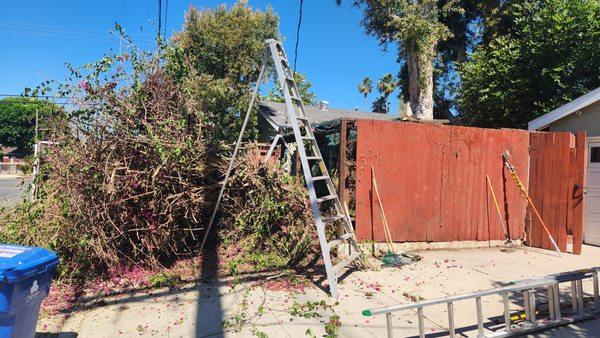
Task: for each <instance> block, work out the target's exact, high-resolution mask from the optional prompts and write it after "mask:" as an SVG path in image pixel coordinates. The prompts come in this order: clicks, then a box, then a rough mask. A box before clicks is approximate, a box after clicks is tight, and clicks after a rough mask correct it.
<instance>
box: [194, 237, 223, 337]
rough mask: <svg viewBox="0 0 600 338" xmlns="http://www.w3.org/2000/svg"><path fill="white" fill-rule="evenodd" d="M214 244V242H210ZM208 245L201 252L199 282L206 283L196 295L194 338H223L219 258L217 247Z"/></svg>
mask: <svg viewBox="0 0 600 338" xmlns="http://www.w3.org/2000/svg"><path fill="white" fill-rule="evenodd" d="M212 243H215V241H212ZM212 243H210V244H209V245H207V246H206V247H205V248H204V252H202V266H201V268H200V281H202V282H203V283H206V285H203V286H202V287H201V288H200V291H199V293H198V305H197V310H196V337H223V336H224V332H223V320H224V314H223V308H222V305H221V295H220V294H219V283H217V278H218V277H219V257H218V253H217V246H216V245H214V244H212Z"/></svg>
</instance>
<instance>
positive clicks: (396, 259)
mask: <svg viewBox="0 0 600 338" xmlns="http://www.w3.org/2000/svg"><path fill="white" fill-rule="evenodd" d="M371 182H372V184H373V190H374V191H375V195H376V196H377V204H378V205H379V212H380V214H381V221H382V222H381V223H382V224H383V233H384V234H385V242H386V244H387V248H388V252H387V253H386V254H385V255H384V256H383V259H382V261H383V263H384V264H385V265H393V266H395V265H400V264H404V263H408V262H410V261H406V260H404V259H403V255H402V254H401V253H400V254H397V253H394V252H393V248H392V234H391V232H390V227H389V226H388V223H387V217H385V211H384V210H383V204H382V203H381V195H379V188H378V187H377V180H376V179H375V169H374V168H373V166H371Z"/></svg>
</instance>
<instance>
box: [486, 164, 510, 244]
mask: <svg viewBox="0 0 600 338" xmlns="http://www.w3.org/2000/svg"><path fill="white" fill-rule="evenodd" d="M485 178H487V182H488V186H489V187H490V192H491V193H492V198H493V199H494V204H495V205H496V210H498V219H500V224H501V225H502V229H504V237H506V239H507V240H510V238H509V237H508V231H507V230H506V226H505V225H504V220H503V219H502V213H501V212H500V206H499V205H498V200H496V193H494V188H493V187H492V182H491V181H490V177H489V176H488V175H485Z"/></svg>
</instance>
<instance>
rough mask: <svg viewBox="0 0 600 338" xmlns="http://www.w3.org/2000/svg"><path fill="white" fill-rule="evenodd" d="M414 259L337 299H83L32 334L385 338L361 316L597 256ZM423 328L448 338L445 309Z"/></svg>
mask: <svg viewBox="0 0 600 338" xmlns="http://www.w3.org/2000/svg"><path fill="white" fill-rule="evenodd" d="M417 253H418V254H419V255H421V256H422V257H423V259H422V260H421V261H419V262H415V263H413V264H412V265H409V266H404V267H402V268H383V269H380V270H378V271H354V272H352V273H350V274H349V275H348V276H347V277H346V278H344V280H343V281H342V282H341V284H340V297H339V299H337V300H335V299H332V298H330V297H328V296H327V295H326V294H325V293H324V292H323V291H322V290H321V289H319V288H317V287H315V286H313V285H312V284H310V283H309V285H308V286H307V287H302V288H295V287H290V286H289V285H286V284H285V283H282V284H279V287H277V285H278V284H275V286H276V287H273V285H271V284H270V283H271V282H272V281H275V280H271V281H266V280H265V279H264V278H263V280H262V281H257V280H250V281H248V280H246V281H242V282H241V283H240V284H238V285H237V286H234V287H232V283H231V279H229V280H228V279H218V280H215V281H214V282H211V283H199V284H189V285H188V286H184V287H181V288H178V289H175V290H173V289H171V290H169V289H162V290H161V289H159V290H148V291H144V292H134V293H126V294H119V295H116V296H114V297H105V298H101V299H93V300H92V299H90V300H89V301H87V302H86V304H83V306H82V307H80V308H79V309H78V310H76V311H73V312H70V313H63V314H60V315H58V317H56V316H54V317H53V316H50V317H45V318H42V320H41V321H40V322H39V324H38V331H40V333H42V332H44V333H45V334H46V335H47V334H50V333H54V334H57V333H59V335H58V336H59V337H76V336H80V337H90V336H96V337H117V336H126V337H130V336H144V337H152V336H168V337H252V336H259V337H322V336H326V335H327V332H326V330H327V329H328V324H330V325H329V329H331V322H333V323H337V334H338V335H339V336H340V337H385V336H386V325H385V317H384V316H374V317H365V316H363V315H362V314H361V311H362V310H364V309H368V308H374V307H381V306H389V305H394V304H401V303H410V302H412V301H414V300H415V299H432V298H437V297H443V296H448V295H455V294H461V293H467V292H472V291H477V290H483V289H488V288H492V287H496V286H499V285H506V283H509V282H511V281H516V280H521V279H526V278H532V277H536V276H542V275H547V274H551V273H557V272H563V271H571V270H576V269H580V268H586V267H592V266H597V265H600V263H599V262H600V248H598V247H592V246H584V248H583V254H582V255H580V256H575V255H563V257H562V258H559V257H557V256H556V255H555V254H554V253H552V252H548V251H542V250H536V249H530V250H528V251H525V250H524V249H523V248H522V247H519V248H513V249H509V250H505V249H501V248H484V249H458V250H435V251H434V250H430V251H419V252H417ZM200 274H201V275H202V272H200ZM200 277H201V276H200ZM316 277H318V276H316ZM316 277H315V278H316ZM311 278H313V277H311ZM282 285H283V287H281V286H282ZM584 292H585V294H586V296H588V297H589V296H590V295H591V292H592V285H591V283H590V282H584ZM568 295H569V285H564V286H563V285H561V297H565V304H568V303H569V299H568ZM496 298H498V299H496ZM540 302H541V300H540ZM510 308H511V311H519V310H522V308H523V304H522V299H519V297H518V295H516V296H515V297H514V298H511V305H510ZM502 309H503V305H502V302H501V299H500V297H487V298H485V299H484V316H485V318H486V323H487V324H486V328H488V327H489V328H490V329H491V326H493V324H494V323H493V318H495V317H497V316H498V315H501V314H502ZM565 311H568V308H566V309H565ZM59 317H60V318H59ZM65 317H66V318H65ZM63 318H65V319H63ZM455 320H456V323H457V327H458V328H460V330H459V331H460V336H473V334H476V325H475V326H474V324H476V316H475V304H474V303H473V302H467V301H465V302H459V303H456V304H455ZM393 323H394V336H395V337H406V336H409V337H415V336H418V334H417V333H418V331H417V316H416V313H413V312H399V313H396V314H394V316H393ZM425 329H426V331H427V337H443V336H447V332H446V330H447V329H448V328H447V313H446V311H445V306H440V307H439V308H431V309H427V310H426V311H425ZM486 331H487V333H490V332H491V331H488V330H487V329H486ZM530 337H600V321H598V320H597V319H591V320H588V321H584V322H578V323H576V324H573V325H570V326H565V327H561V328H558V329H554V330H551V331H546V332H539V333H536V334H535V335H531V336H530Z"/></svg>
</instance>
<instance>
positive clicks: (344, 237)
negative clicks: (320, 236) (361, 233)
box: [327, 233, 352, 250]
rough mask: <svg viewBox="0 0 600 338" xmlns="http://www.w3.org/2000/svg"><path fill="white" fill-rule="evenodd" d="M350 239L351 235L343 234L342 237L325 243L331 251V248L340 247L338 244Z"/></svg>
mask: <svg viewBox="0 0 600 338" xmlns="http://www.w3.org/2000/svg"><path fill="white" fill-rule="evenodd" d="M350 237H352V234H351V233H347V234H343V235H342V236H340V237H338V238H336V239H334V240H332V241H330V242H329V243H327V245H328V246H329V249H330V250H331V248H333V247H335V246H336V245H340V244H342V243H344V242H345V241H347V240H348V238H350Z"/></svg>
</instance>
